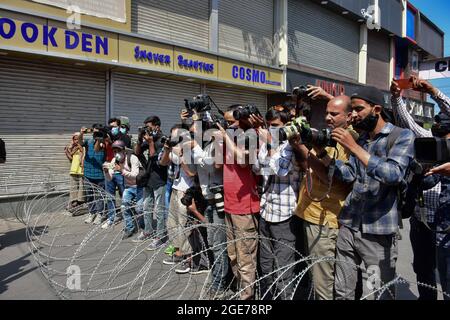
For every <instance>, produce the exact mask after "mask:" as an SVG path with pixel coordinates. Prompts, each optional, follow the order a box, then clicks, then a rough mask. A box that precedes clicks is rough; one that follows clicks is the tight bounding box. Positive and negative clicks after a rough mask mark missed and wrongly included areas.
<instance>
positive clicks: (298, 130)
mask: <svg viewBox="0 0 450 320" xmlns="http://www.w3.org/2000/svg"><path fill="white" fill-rule="evenodd" d="M296 135H300V137H301V138H302V141H303V142H304V143H307V144H311V145H315V146H326V147H335V146H336V141H335V140H333V139H332V138H331V129H329V128H326V129H315V128H311V127H310V125H309V123H308V122H307V121H306V119H305V118H303V117H299V118H296V119H294V121H292V122H291V123H290V124H289V125H287V126H285V127H283V128H281V129H280V131H279V138H280V142H283V141H286V140H290V139H291V138H293V137H295V136H296Z"/></svg>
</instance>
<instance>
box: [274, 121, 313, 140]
mask: <svg viewBox="0 0 450 320" xmlns="http://www.w3.org/2000/svg"><path fill="white" fill-rule="evenodd" d="M306 126H307V123H306V120H305V119H304V118H303V117H299V118H296V119H294V120H293V121H292V122H291V123H290V124H289V125H287V126H285V127H283V128H281V129H280V133H279V135H280V136H279V138H280V142H283V141H286V140H290V139H292V138H293V137H295V136H296V135H299V134H301V133H302V131H303V130H304V129H305V128H306Z"/></svg>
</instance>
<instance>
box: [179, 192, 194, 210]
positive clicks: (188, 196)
mask: <svg viewBox="0 0 450 320" xmlns="http://www.w3.org/2000/svg"><path fill="white" fill-rule="evenodd" d="M196 192H198V190H197V189H196V188H189V189H187V190H186V193H185V194H184V196H183V198H181V200H180V201H181V203H182V204H183V205H185V206H186V207H189V206H190V205H191V204H192V200H194V198H195V193H196Z"/></svg>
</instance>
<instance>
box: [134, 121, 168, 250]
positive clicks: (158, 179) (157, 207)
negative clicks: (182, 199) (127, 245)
mask: <svg viewBox="0 0 450 320" xmlns="http://www.w3.org/2000/svg"><path fill="white" fill-rule="evenodd" d="M144 125H145V128H142V131H141V132H140V133H139V137H138V143H137V144H136V147H135V152H136V154H137V155H141V154H143V153H144V152H145V151H147V150H148V160H147V167H146V174H147V176H148V182H147V185H146V186H145V188H144V224H145V229H144V230H143V231H142V233H141V234H140V235H139V236H138V237H137V238H136V239H135V241H136V242H141V241H145V240H147V239H150V238H151V237H152V236H153V241H152V243H150V245H149V247H148V250H150V249H153V250H156V249H158V248H159V247H160V246H161V245H162V244H163V241H162V239H163V238H164V235H165V233H166V214H165V204H164V195H165V192H166V183H167V166H162V165H161V164H160V160H161V157H162V154H163V148H164V145H163V144H162V142H161V137H162V136H163V134H162V132H161V120H160V119H159V117H157V116H151V117H148V118H146V119H145V120H144ZM153 213H155V215H156V221H157V226H156V234H154V230H153V225H152V222H153Z"/></svg>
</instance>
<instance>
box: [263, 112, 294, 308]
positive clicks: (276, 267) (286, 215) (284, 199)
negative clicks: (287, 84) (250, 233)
mask: <svg viewBox="0 0 450 320" xmlns="http://www.w3.org/2000/svg"><path fill="white" fill-rule="evenodd" d="M289 120H290V114H289V110H287V108H284V107H282V106H276V107H273V108H271V109H269V111H267V113H266V121H267V125H269V130H268V132H264V131H265V130H263V129H260V130H259V137H260V138H262V139H264V138H265V137H267V140H268V141H266V142H267V143H263V144H262V145H261V148H260V150H259V153H258V161H257V162H256V163H255V165H254V171H255V172H256V173H257V174H260V175H262V177H263V180H264V184H263V190H262V192H261V193H262V195H261V217H260V220H259V234H260V236H261V242H260V246H259V265H260V268H261V275H260V278H261V280H260V285H261V296H262V299H264V300H272V298H273V297H277V296H279V297H281V298H282V299H284V300H289V299H292V295H293V290H294V283H293V282H292V283H290V282H291V281H292V279H293V277H294V267H295V258H296V257H295V250H294V248H295V242H296V236H295V233H294V232H293V231H294V225H293V219H292V216H293V214H294V211H295V206H296V203H297V198H298V189H299V185H300V167H299V166H298V164H297V161H296V160H295V155H294V151H293V148H292V146H291V145H290V144H289V141H284V142H283V143H281V144H280V145H277V146H276V148H275V147H274V144H273V143H274V142H275V143H276V142H277V139H278V130H279V128H280V127H283V126H284V125H286V123H287V122H288V121H289ZM269 132H270V133H269Z"/></svg>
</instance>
